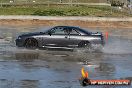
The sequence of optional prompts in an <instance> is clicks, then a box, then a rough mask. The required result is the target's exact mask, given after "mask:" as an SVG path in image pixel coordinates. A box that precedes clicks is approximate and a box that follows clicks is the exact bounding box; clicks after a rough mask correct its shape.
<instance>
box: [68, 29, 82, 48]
mask: <svg viewBox="0 0 132 88" xmlns="http://www.w3.org/2000/svg"><path fill="white" fill-rule="evenodd" d="M69 30H70V35H69V42H70V43H69V45H68V46H70V47H77V46H78V43H79V42H80V41H81V34H80V33H79V31H78V30H77V29H76V28H70V29H69Z"/></svg>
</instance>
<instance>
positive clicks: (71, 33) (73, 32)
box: [70, 28, 80, 35]
mask: <svg viewBox="0 0 132 88" xmlns="http://www.w3.org/2000/svg"><path fill="white" fill-rule="evenodd" d="M70 35H80V33H79V32H78V31H77V30H76V29H75V28H72V29H71V30H70Z"/></svg>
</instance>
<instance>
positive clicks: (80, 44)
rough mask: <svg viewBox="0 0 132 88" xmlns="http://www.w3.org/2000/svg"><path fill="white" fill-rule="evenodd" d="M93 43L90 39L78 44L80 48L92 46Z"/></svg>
mask: <svg viewBox="0 0 132 88" xmlns="http://www.w3.org/2000/svg"><path fill="white" fill-rule="evenodd" d="M90 47H91V43H90V42H89V41H82V42H80V43H79V44H78V48H90Z"/></svg>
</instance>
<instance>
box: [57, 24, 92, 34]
mask: <svg viewBox="0 0 132 88" xmlns="http://www.w3.org/2000/svg"><path fill="white" fill-rule="evenodd" d="M55 27H63V28H77V29H78V30H79V31H81V32H83V33H85V34H89V33H90V32H88V31H86V30H84V29H82V28H80V27H77V26H55Z"/></svg>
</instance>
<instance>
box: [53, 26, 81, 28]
mask: <svg viewBox="0 0 132 88" xmlns="http://www.w3.org/2000/svg"><path fill="white" fill-rule="evenodd" d="M55 27H63V28H79V27H76V26H55Z"/></svg>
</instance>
